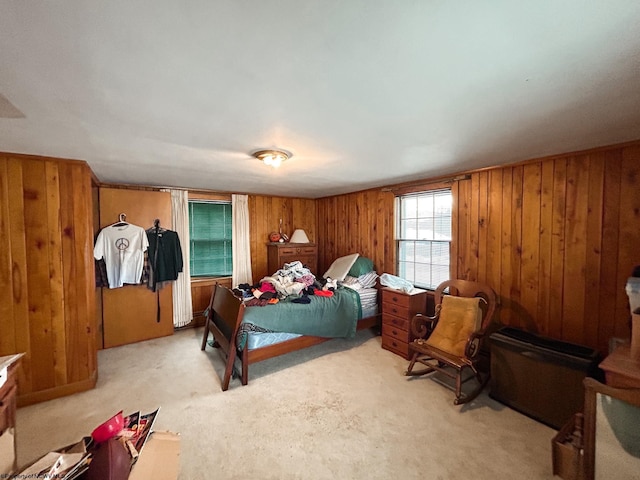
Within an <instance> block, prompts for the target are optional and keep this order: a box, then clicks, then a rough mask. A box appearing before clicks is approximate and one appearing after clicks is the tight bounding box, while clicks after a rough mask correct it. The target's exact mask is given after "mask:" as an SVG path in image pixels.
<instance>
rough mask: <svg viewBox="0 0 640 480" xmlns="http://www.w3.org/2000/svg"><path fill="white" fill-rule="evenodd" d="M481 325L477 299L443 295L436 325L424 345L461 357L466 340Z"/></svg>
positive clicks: (480, 313) (480, 312) (480, 311)
mask: <svg viewBox="0 0 640 480" xmlns="http://www.w3.org/2000/svg"><path fill="white" fill-rule="evenodd" d="M481 324H482V310H481V309H480V299H479V298H477V297H476V298H469V297H456V296H452V295H445V296H444V297H442V307H441V309H440V317H439V319H438V323H437V324H436V328H435V329H434V330H433V332H432V333H431V335H430V336H429V338H428V339H427V341H426V343H427V345H430V346H432V347H434V348H437V349H438V350H442V351H443V352H446V353H449V354H451V355H455V356H458V357H463V356H464V348H465V346H466V344H467V339H468V338H469V336H470V335H471V334H472V333H473V332H475V331H476V330H479V329H480V326H481Z"/></svg>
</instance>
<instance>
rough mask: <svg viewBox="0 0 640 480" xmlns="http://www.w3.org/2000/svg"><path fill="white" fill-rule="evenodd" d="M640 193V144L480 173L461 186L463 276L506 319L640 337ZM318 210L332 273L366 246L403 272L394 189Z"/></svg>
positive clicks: (456, 187) (554, 332) (455, 270)
mask: <svg viewBox="0 0 640 480" xmlns="http://www.w3.org/2000/svg"><path fill="white" fill-rule="evenodd" d="M427 182H428V181H427V180H425V182H424V184H423V185H422V187H424V188H428V187H429V186H430V184H428V183H427ZM420 188H421V186H420V185H417V186H416V182H412V189H413V190H419V189H420ZM401 189H402V186H398V189H397V190H396V191H399V190H401ZM639 192H640V142H635V143H631V144H626V145H621V146H612V147H608V148H599V149H593V150H590V151H586V152H580V153H577V154H569V155H558V156H556V157H550V158H544V159H540V160H534V161H530V162H526V163H524V164H520V165H514V166H508V167H499V168H493V169H488V170H485V171H480V172H475V173H472V174H471V175H470V179H469V180H463V181H458V182H455V183H454V184H453V186H452V193H453V196H454V215H453V217H454V218H453V225H452V232H453V242H452V245H451V254H452V276H454V277H457V278H465V279H469V280H478V281H481V282H485V283H487V284H489V285H491V286H492V287H493V288H494V289H495V290H496V291H497V292H498V294H499V295H500V298H501V303H502V306H501V309H500V312H499V320H500V321H501V322H502V323H504V324H505V325H512V326H518V327H522V328H526V329H527V330H530V331H533V332H537V333H540V334H542V335H547V336H550V337H552V338H556V339H561V340H566V341H569V342H574V343H579V344H583V345H586V346H589V347H591V348H597V349H598V350H599V351H601V352H602V353H606V352H607V351H608V342H609V339H610V338H611V337H622V338H624V337H629V333H630V331H629V328H630V327H629V309H628V297H627V295H626V293H625V289H624V286H625V283H626V280H627V277H628V276H629V274H630V273H631V270H632V268H633V266H635V265H640V248H639V245H640V193H639ZM317 211H318V237H319V241H318V243H319V264H320V271H323V269H326V268H327V267H328V266H329V265H330V264H331V262H332V261H333V259H335V258H336V257H339V256H341V255H345V254H348V253H353V252H359V253H360V254H362V255H366V256H368V257H370V258H372V259H373V260H374V262H375V265H376V268H377V270H378V272H379V273H381V272H388V273H395V271H396V267H395V245H394V201H393V194H390V193H387V192H384V191H380V190H377V191H374V190H371V191H365V192H359V193H352V194H347V195H338V196H334V197H327V198H322V199H319V200H317Z"/></svg>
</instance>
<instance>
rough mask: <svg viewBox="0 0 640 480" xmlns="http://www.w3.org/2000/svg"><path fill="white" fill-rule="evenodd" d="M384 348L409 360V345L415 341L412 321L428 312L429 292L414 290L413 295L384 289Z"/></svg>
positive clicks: (382, 290)
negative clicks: (416, 315)
mask: <svg viewBox="0 0 640 480" xmlns="http://www.w3.org/2000/svg"><path fill="white" fill-rule="evenodd" d="M381 292H382V348H384V349H386V350H389V351H391V352H393V353H395V354H397V355H400V356H401V357H403V358H405V359H407V360H409V358H410V355H409V343H411V342H412V341H413V338H414V337H413V335H412V334H411V319H412V318H413V316H414V315H415V314H417V313H422V314H425V313H426V311H427V293H428V292H427V290H421V289H417V288H414V289H413V291H412V292H411V293H407V292H403V291H402V290H396V289H392V288H382V289H381Z"/></svg>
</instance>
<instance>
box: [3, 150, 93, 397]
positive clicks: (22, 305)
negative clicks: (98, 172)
mask: <svg viewBox="0 0 640 480" xmlns="http://www.w3.org/2000/svg"><path fill="white" fill-rule="evenodd" d="M0 205H1V207H0V238H1V239H2V243H3V248H2V252H1V253H0V356H4V355H11V354H15V353H17V352H24V354H25V355H24V357H23V358H22V360H21V363H22V368H21V369H20V370H19V371H18V377H19V378H18V383H19V385H20V387H19V392H18V405H28V404H32V403H36V402H41V401H44V400H50V399H52V398H57V397H61V396H63V395H69V394H72V393H76V392H81V391H84V390H89V389H91V388H93V387H94V386H95V384H96V380H97V374H98V367H97V361H98V360H97V352H96V315H95V308H96V307H95V305H96V300H95V294H96V290H95V272H94V260H93V238H94V237H93V192H92V175H91V170H90V169H89V167H88V165H87V164H86V163H85V162H79V161H71V160H57V159H51V158H46V157H37V156H31V155H17V154H9V153H0Z"/></svg>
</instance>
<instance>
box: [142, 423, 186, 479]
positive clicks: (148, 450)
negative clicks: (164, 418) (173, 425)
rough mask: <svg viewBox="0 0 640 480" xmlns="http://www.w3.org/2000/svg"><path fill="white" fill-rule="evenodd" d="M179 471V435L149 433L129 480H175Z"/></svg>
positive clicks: (161, 432)
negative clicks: (150, 479) (151, 479)
mask: <svg viewBox="0 0 640 480" xmlns="http://www.w3.org/2000/svg"><path fill="white" fill-rule="evenodd" d="M179 470H180V435H178V434H177V433H172V432H163V431H159V432H156V431H154V432H151V435H150V436H149V439H148V440H147V443H146V444H145V446H144V448H143V449H142V452H141V453H140V456H139V457H138V460H137V461H136V463H135V464H134V465H133V468H132V469H131V474H130V475H129V480H148V479H149V478H153V479H154V480H176V479H177V478H178V472H179Z"/></svg>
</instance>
